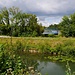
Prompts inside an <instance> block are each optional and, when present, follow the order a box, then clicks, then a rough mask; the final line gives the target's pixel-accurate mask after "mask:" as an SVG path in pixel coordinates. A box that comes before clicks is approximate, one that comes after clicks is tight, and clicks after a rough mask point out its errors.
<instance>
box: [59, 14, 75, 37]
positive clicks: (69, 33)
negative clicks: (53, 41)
mask: <svg viewBox="0 0 75 75" xmlns="http://www.w3.org/2000/svg"><path fill="white" fill-rule="evenodd" d="M74 19H75V13H74V14H72V15H70V16H64V17H63V18H62V21H61V22H60V23H59V26H60V30H61V33H62V36H66V37H75V30H74V29H75V20H74Z"/></svg>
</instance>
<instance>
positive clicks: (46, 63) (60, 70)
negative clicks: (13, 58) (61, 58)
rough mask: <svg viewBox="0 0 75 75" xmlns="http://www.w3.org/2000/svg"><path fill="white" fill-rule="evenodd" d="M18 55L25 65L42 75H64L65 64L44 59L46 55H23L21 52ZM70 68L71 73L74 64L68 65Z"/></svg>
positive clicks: (74, 67) (74, 69) (74, 66)
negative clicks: (32, 67)
mask: <svg viewBox="0 0 75 75" xmlns="http://www.w3.org/2000/svg"><path fill="white" fill-rule="evenodd" d="M19 54H20V56H21V57H22V60H23V62H24V63H25V64H26V65H28V66H34V67H35V69H37V70H39V71H40V72H41V74H42V75H46V74H48V75H66V73H65V71H66V67H65V66H66V62H64V63H61V62H55V61H50V60H48V59H44V57H46V56H47V55H41V54H39V55H38V54H28V53H27V54H24V53H21V52H20V53H19ZM70 67H71V68H72V71H75V63H70Z"/></svg>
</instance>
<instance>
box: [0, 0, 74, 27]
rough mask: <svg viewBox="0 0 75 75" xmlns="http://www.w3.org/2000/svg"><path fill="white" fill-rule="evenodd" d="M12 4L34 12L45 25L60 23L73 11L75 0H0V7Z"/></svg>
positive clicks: (8, 6)
mask: <svg viewBox="0 0 75 75" xmlns="http://www.w3.org/2000/svg"><path fill="white" fill-rule="evenodd" d="M12 6H15V7H18V8H20V9H21V10H22V11H23V12H26V13H30V14H35V15H36V16H37V18H38V21H39V23H42V25H43V26H46V27H48V26H49V25H51V24H58V23H60V22H61V20H62V17H63V16H64V15H67V16H68V15H70V14H73V13H75V0H0V8H3V7H7V8H10V7H12Z"/></svg>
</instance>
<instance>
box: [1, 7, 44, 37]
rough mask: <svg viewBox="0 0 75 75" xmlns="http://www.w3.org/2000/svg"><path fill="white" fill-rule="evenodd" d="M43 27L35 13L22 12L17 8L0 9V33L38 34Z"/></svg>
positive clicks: (12, 34) (17, 34) (16, 34)
mask: <svg viewBox="0 0 75 75" xmlns="http://www.w3.org/2000/svg"><path fill="white" fill-rule="evenodd" d="M43 30H44V27H43V26H42V25H41V24H38V20H37V17H36V15H33V14H27V13H23V12H22V11H21V10H20V9H19V8H16V7H12V8H8V9H7V8H6V7H5V8H3V9H1V10H0V34H2V35H11V36H40V35H41V33H42V32H43Z"/></svg>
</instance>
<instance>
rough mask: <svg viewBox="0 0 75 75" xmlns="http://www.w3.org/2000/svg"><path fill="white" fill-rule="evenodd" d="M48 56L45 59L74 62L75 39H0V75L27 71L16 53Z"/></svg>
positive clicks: (18, 74)
mask: <svg viewBox="0 0 75 75" xmlns="http://www.w3.org/2000/svg"><path fill="white" fill-rule="evenodd" d="M18 51H19V52H30V53H41V54H46V55H47V54H48V57H44V58H45V59H50V60H55V61H72V62H75V38H65V37H59V38H58V37H57V38H49V37H12V39H11V37H9V38H8V37H7V38H5V37H0V62H1V63H0V68H1V69H0V74H1V75H5V74H6V73H8V72H9V71H10V70H11V72H13V73H15V75H20V73H22V74H23V73H25V74H26V73H28V72H29V70H28V68H27V67H26V65H25V64H24V63H23V61H22V60H21V58H20V57H19V55H17V52H18Z"/></svg>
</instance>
